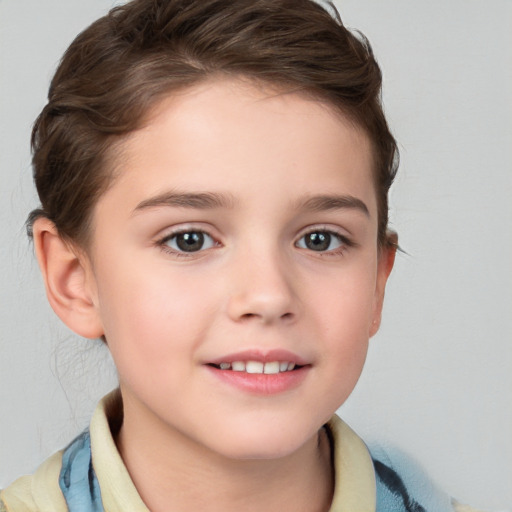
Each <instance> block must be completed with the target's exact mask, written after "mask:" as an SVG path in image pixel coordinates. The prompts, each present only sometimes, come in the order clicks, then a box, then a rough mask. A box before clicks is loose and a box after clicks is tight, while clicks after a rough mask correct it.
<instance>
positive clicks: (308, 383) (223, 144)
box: [88, 81, 388, 458]
mask: <svg viewBox="0 0 512 512" xmlns="http://www.w3.org/2000/svg"><path fill="white" fill-rule="evenodd" d="M119 162H120V173H119V177H118V178H116V180H115V181H114V184H113V185H112V187H111V188H110V189H109V190H108V191H107V192H106V193H105V194H104V195H103V196H102V197H101V198H100V200H99V202H98V203H97V205H96V208H95V211H94V218H93V229H94V232H93V238H92V245H91V247H90V248H89V251H88V254H89V258H90V269H89V287H90V289H91V290H92V294H93V295H94V308H95V311H96V314H97V316H98V318H99V321H100V322H101V325H102V329H103V332H104V335H105V337H106V339H107V342H108V346H109V349H110V350H111V353H112V356H113V358H114V361H115V363H116V366H117V369H118V373H119V380H120V386H121V391H122V393H123V399H124V404H125V426H126V427H127V428H128V426H130V425H131V426H132V427H133V428H139V427H138V426H139V425H140V428H146V429H149V431H151V430H152V429H153V430H154V431H155V432H156V431H157V430H158V431H159V432H161V433H162V432H164V433H166V434H168V435H169V436H174V437H179V436H181V438H183V439H187V442H190V443H193V444H194V445H195V446H197V447H201V448H202V449H205V450H210V451H213V452H215V453H217V454H220V455H222V456H225V457H231V458H271V457H278V456H284V455H286V454H287V453H292V452H293V451H294V450H297V449H298V448H299V447H301V446H302V445H304V443H306V442H307V441H308V440H311V439H313V438H314V436H315V434H316V432H317V431H318V429H319V428H320V427H321V426H322V424H323V423H325V422H326V421H327V420H328V419H329V417H330V416H331V415H332V414H333V413H334V411H335V410H336V409H337V408H338V407H339V406H340V405H341V404H342V403H343V402H344V400H345V399H346V398H347V397H348V395H349V394H350V393H351V391H352V389H353V388H354V386H355V384H356V381H357V379H358V377H359V375H360V372H361V370H362V367H363V363H364V360H365V356H366V352H367V346H368V339H369V337H370V336H371V335H372V334H373V333H374V332H375V330H376V328H377V327H376V326H377V325H378V322H379V318H380V316H379V315H380V309H381V303H382V295H383V290H384V284H385V281H386V277H387V274H388V269H387V268H386V266H385V265H384V264H382V258H379V254H378V249H377V202H376V197H375V190H374V187H373V184H372V175H371V168H372V158H371V149H370V143H369V141H368V139H367V137H366V136H365V135H364V134H363V133H362V132H361V131H360V130H358V129H357V128H355V127H354V126H353V125H352V124H351V123H350V122H349V121H347V120H345V119H343V118H342V117H340V116H339V115H335V114H333V113H332V109H331V110H329V108H328V107H327V106H326V105H324V104H321V103H319V102H317V101H313V100H310V99H307V98H305V97H302V96H300V95H295V94H275V92H269V91H264V90H262V89H261V88H256V87H253V86H251V85H249V84H246V83H245V84H244V83H241V82H222V81H219V82H213V83H208V84H204V85H202V86H199V87H196V88H194V89H190V90H188V91H186V92H185V93H183V94H180V95H174V96H173V97H170V98H167V99H165V100H164V101H163V102H162V103H161V104H159V105H158V107H157V108H156V110H155V112H154V115H153V116H152V117H151V120H150V122H149V123H148V124H147V126H145V127H144V128H143V129H141V130H139V131H138V132H136V133H134V134H132V135H131V136H130V137H129V138H128V139H127V140H126V143H125V144H124V146H123V148H122V151H121V153H120V156H119ZM134 425H138V426H137V427H135V426H134ZM123 428H124V427H123Z"/></svg>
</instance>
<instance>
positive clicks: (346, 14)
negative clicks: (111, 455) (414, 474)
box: [0, 0, 512, 510]
mask: <svg viewBox="0 0 512 512" xmlns="http://www.w3.org/2000/svg"><path fill="white" fill-rule="evenodd" d="M111 5H113V2H112V0H87V2H84V1H82V0H44V1H41V0H23V1H19V0H0V179H1V181H0V183H1V186H0V204H1V209H0V232H1V233H2V242H3V243H2V244H0V265H1V271H0V279H1V286H0V325H1V330H0V404H1V409H0V487H1V486H2V485H6V484H7V483H8V482H10V481H11V480H12V479H13V478H15V477H16V476H19V475H20V474H22V473H24V472H31V471H33V470H34V468H35V467H36V466H37V464H38V463H39V462H40V461H41V460H42V459H43V458H45V457H46V456H48V455H49V454H50V453H51V452H53V451H54V450H56V449H58V448H61V447H62V446H64V445H65V444H66V443H67V442H68V441H69V440H70V439H71V437H72V436H73V435H75V434H76V433H77V432H78V431H79V430H81V429H82V428H84V427H85V426H86V424H87V422H88V418H89V416H90V414H91V411H92V409H93V407H94V404H95V402H96V401H97V399H98V398H99V397H100V396H101V395H102V394H103V393H105V392H106V391H107V390H109V389H110V388H111V387H113V386H114V385H115V370H114V369H113V368H112V365H111V363H110V360H109V357H108V354H107V353H106V351H105V350H104V349H103V347H101V346H100V345H99V344H94V343H91V342H88V341H85V340H80V339H77V338H76V337H75V336H73V335H72V334H71V333H70V332H68V331H67V330H66V329H65V328H64V327H61V326H60V324H59V322H58V320H56V318H55V317H54V315H53V313H52V312H51V310H50V308H49V306H47V304H46V299H45V297H44V292H43V287H42V283H41V279H40V277H39V275H38V271H37V266H36V263H35V259H34V257H33V254H32V248H31V246H30V244H29V243H28V242H27V240H26V238H25V235H24V230H23V223H24V220H25V217H26V215H27V213H28V212H29V211H30V210H31V209H32V208H33V207H35V206H36V205H37V200H36V197H35V193H34V191H33V187H32V184H31V176H30V174H31V171H30V154H29V146H28V141H29V134H30V128H31V124H32V122H33V120H34V119H35V117H36V115H37V114H38V112H39V111H40V109H41V108H42V106H43V104H44V99H45V94H46V90H47V86H48V82H49V80H50V77H51V75H52V73H53V71H54V69H55V66H56V64H57V62H58V59H59V58H60V56H61V54H62V52H63V51H64V49H65V48H66V46H67V45H68V44H69V43H70V41H71V39H72V38H73V37H74V36H75V35H76V34H77V33H78V32H79V31H80V30H81V29H82V28H84V27H85V26H86V25H87V24H88V23H90V22H91V21H93V20H94V19H95V18H96V17H98V16H99V15H101V14H103V13H104V12H105V11H106V10H107V9H108V8H109V7H110V6H111ZM337 5H338V7H339V8H340V11H341V14H342V17H343V19H344V21H345V24H346V25H348V26H350V27H355V28H358V29H361V30H362V31H363V32H364V33H365V34H366V35H367V36H368V37H369V38H370V41H371V42H372V44H373V46H374V50H375V52H376V54H377V57H378V59H379V62H380V64H381V66H382V68H383V70H384V80H385V83H384V102H385V105H386V111H387V115H388V118H389V121H390V124H391V126H392V128H393V130H394V133H395V135H396V137H397V138H398V140H399V142H400V147H401V155H402V165H401V170H400V176H399V178H398V180H397V183H396V185H395V187H394V189H393V192H392V194H391V207H392V225H393V227H394V228H395V229H396V230H397V231H398V232H399V234H400V238H401V245H402V247H403V248H404V249H405V251H407V254H406V255H405V254H401V255H399V256H398V258H397V263H396V267H395V271H394V274H393V276H392V278H391V281H390V284H389V289H388V294H387V304H386V307H385V313H384V323H383V326H382V329H381V332H380V333H379V334H378V335H377V336H376V337H375V338H374V339H373V340H372V343H371V348H370V354H369V358H368V363H367V367H366V369H365V371H364V374H363V377H362V379H361V381H360V382H359V384H358V386H357V388H356V390H355V391H354V393H353V395H352V396H351V397H350V398H349V400H348V402H347V403H346V404H345V405H344V406H343V408H342V410H341V414H342V415H343V417H344V418H345V419H346V420H347V421H348V422H349V423H350V424H351V425H352V426H353V427H354V428H355V429H356V430H357V431H358V432H359V433H360V434H361V435H362V436H363V437H364V438H365V439H369V440H371V439H376V438H378V439H384V440H387V441H389V442H392V443H394V444H396V445H398V446H400V447H401V448H403V449H404V450H406V451H407V452H409V453H410V454H412V455H413V456H414V457H415V458H417V459H418V460H420V461H421V462H422V464H423V465H424V466H425V468H426V469H427V470H428V471H429V472H430V474H431V475H432V476H433V477H434V478H435V480H437V481H438V482H439V483H440V484H441V485H442V486H443V487H444V488H445V489H446V490H448V491H449V492H450V493H451V494H452V495H454V496H456V497H457V498H458V499H459V500H461V501H464V502H468V503H471V504H472V505H473V506H478V507H481V508H488V509H491V510H504V509H508V510H512V400H511V394H512V393H511V392H512V270H511V262H512V234H511V228H512V200H511V195H512V150H511V146H512V2H511V1H510V0H491V1H489V2H482V1H480V0H434V1H432V0H431V1H429V2H424V1H419V0H393V1H391V0H384V1H383V0H344V1H339V2H337Z"/></svg>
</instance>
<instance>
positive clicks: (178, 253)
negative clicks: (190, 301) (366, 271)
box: [156, 228, 356, 258]
mask: <svg viewBox="0 0 512 512" xmlns="http://www.w3.org/2000/svg"><path fill="white" fill-rule="evenodd" d="M186 234H195V235H197V234H199V235H201V236H202V237H208V238H209V239H211V246H210V247H207V248H206V249H205V248H203V247H202V246H201V248H200V249H198V250H197V251H183V250H179V249H174V248H172V247H170V246H169V245H168V244H169V242H170V241H171V240H173V239H176V238H177V237H179V236H180V235H186ZM313 234H322V235H328V236H329V237H333V238H335V239H336V240H337V241H338V242H339V244H340V246H339V247H337V248H335V249H331V250H325V251H315V250H314V249H311V248H308V247H300V246H299V242H300V241H301V240H302V239H304V238H305V237H307V236H308V235H313ZM331 241H332V240H331V239H330V240H329V245H330V243H331ZM156 245H157V246H158V247H160V248H161V249H162V250H163V251H164V252H166V253H168V254H171V255H173V256H175V257H178V258H190V257H193V256H194V255H197V254H200V253H202V252H204V251H207V250H209V249H211V248H213V247H215V246H219V245H220V243H219V242H218V241H216V240H215V238H214V237H213V236H212V235H210V234H208V233H207V232H206V231H204V230H202V229H190V228H189V229H181V230H179V231H175V232H172V233H169V234H168V235H166V236H164V237H163V238H161V239H159V240H157V242H156ZM294 246H295V247H297V248H299V249H304V250H306V251H309V252H312V253H317V254H318V255H320V256H322V257H329V256H339V255H341V254H344V253H345V251H346V250H347V249H348V248H351V247H355V246H356V243H355V242H354V241H352V240H350V239H349V238H348V237H346V236H345V235H342V234H341V233H338V232H336V231H334V230H332V229H328V228H314V229H313V228H312V229H310V230H309V231H307V232H305V233H303V234H302V235H301V236H300V238H299V239H298V240H297V242H295V244H294Z"/></svg>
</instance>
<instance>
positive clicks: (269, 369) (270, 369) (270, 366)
mask: <svg viewBox="0 0 512 512" xmlns="http://www.w3.org/2000/svg"><path fill="white" fill-rule="evenodd" d="M263 373H266V374H274V373H279V363H278V362H277V361H272V362H271V363H265V367H264V368H263Z"/></svg>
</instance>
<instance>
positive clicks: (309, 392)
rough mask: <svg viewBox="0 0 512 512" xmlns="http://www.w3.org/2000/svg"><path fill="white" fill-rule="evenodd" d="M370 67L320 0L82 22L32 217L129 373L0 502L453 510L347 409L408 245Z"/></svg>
mask: <svg viewBox="0 0 512 512" xmlns="http://www.w3.org/2000/svg"><path fill="white" fill-rule="evenodd" d="M380 85H381V76H380V71H379V68H378V66H377V64H376V62H375V60H374V58H373V55H372V52H371V49H370V46H369V44H368V43H367V41H366V40H364V38H362V36H361V37H356V36H354V35H353V34H351V33H350V32H349V31H347V30H346V29H345V28H344V27H343V25H342V24H341V21H339V20H336V19H335V18H333V17H332V16H331V14H330V13H329V12H327V11H326V10H324V8H323V7H321V6H320V5H318V4H316V3H314V2H312V1H310V0H237V1H236V2H235V1H233V0H165V1H164V0H135V1H132V2H130V3H128V4H126V5H125V6H122V7H118V8H115V9H113V10H112V11H111V13H110V14H109V15H108V16H106V17H104V18H102V19H100V20H98V21H97V22H96V23H94V24H93V25H92V26H91V27H89V28H88V29H87V30H86V31H85V32H83V33H82V34H81V35H79V36H78V37H77V39H76V40H75V41H74V43H73V44H72V45H71V46H70V48H69V49H68V51H67V52H66V54H65V56H64V58H63V61H62V63H61V65H60V67H59V69H58V70H57V73H56V75H55V77H54V79H53V81H52V84H51V87H50V93H49V102H48V104H47V106H46V107H45V108H44V110H43V112H42V113H41V115H40V116H39V118H38V120H37V122H36V125H35V127H34V132H33V141H32V142H33V151H34V175H35V181H36V185H37V189H38V193H39V197H40V200H41V208H40V209H38V210H36V211H34V212H33V213H32V214H31V216H30V218H29V223H28V225H29V229H30V232H31V233H32V235H33V239H34V244H35V248H36V253H37V258H38V261H39V264H40V267H41V270H42V273H43V277H44V280H45V284H46V290H47V295H48V299H49V301H50V304H51V305H52V307H53V309H54V310H55V311H56V313H57V314H58V316H59V317H60V318H61V319H62V321H63V322H64V323H65V324H66V325H67V326H68V327H70V328H71V329H72V330H74V331H75V332H76V333H78V334H79V335H81V336H84V337H86V338H102V339H103V340H104V342H105V343H106V344H107V346H108V348H109V350H110V351H111V354H112V356H113V359H114V361H115V364H116V367H117V370H118V373H119V390H118V391H116V392H113V393H112V394H111V395H109V396H107V397H106V398H105V399H104V400H103V401H102V402H101V403H100V404H99V406H98V408H97V410H96V412H95V414H94V416H93V419H92V421H91V425H90V429H89V430H87V431H86V432H84V433H83V434H82V435H80V436H79V437H78V438H77V439H75V440H74V441H73V442H72V443H71V444H70V445H69V446H68V447H67V448H66V449H65V450H63V451H62V452H59V453H57V454H56V455H54V456H53V457H51V458H50V459H49V460H48V461H46V462H45V463H43V465H42V466H41V467H40V468H39V470H38V471H37V472H36V473H35V474H34V475H33V476H31V477H22V478H21V479H19V480H18V481H16V482H15V483H14V484H12V485H11V486H10V487H8V488H7V489H5V490H4V491H2V494H1V495H0V497H1V501H0V510H8V511H22V510H23V511H25V510H52V511H60V510H70V511H72V512H73V511H99V510H105V511H121V510H126V511H133V510H141V511H144V510H151V511H153V512H155V511H164V510H165V511H167V510H176V511H182V510H235V509H236V510H246V511H252V510H267V511H278V510H279V511H283V510H294V511H329V510H330V511H341V510H347V511H372V510H377V511H402V510H403V511H406V510H407V511H423V510H430V511H436V512H443V511H448V510H461V508H460V507H459V506H458V505H457V504H456V503H452V502H451V500H450V499H449V498H448V497H446V496H444V495H443V494H442V493H439V492H438V491H436V490H435V489H434V488H433V487H432V486H431V484H430V483H429V481H428V480H427V479H425V477H423V476H422V475H421V473H420V472H419V471H418V470H417V469H416V468H414V467H413V466H411V465H409V464H408V463H407V462H405V461H404V460H402V459H399V458H394V457H393V456H390V455H389V454H386V453H382V452H380V451H379V450H373V451H369V450H368V448H367V447H366V446H365V444H364V443H363V442H362V441H361V439H360V438H359V437H358V436H357V435H356V434H355V433H354V432H353V431H351V430H350V428H349V427H348V426H347V425H346V424H345V423H343V421H342V420H341V419H339V418H337V417H336V416H334V413H335V411H336V410H337V408H338V407H339V406H340V405H341V404H342V403H343V402H344V401H345V400H346V398H347V397H348V396H349V395H350V393H351V391H352V390H353V388H354V386H355V384H356V382H357V379H358V377H359V374H360V372H361V370H362V367H363V364H364V359H365V356H366V350H367V347H368V340H369V338H370V337H371V336H372V335H374V334H375V333H376V332H377V330H378V328H379V324H380V315H381V311H382V303H383V298H384V291H385V286H386V281H387V278H388V276H389V274H390V272H391V269H392V267H393V261H394V256H395V251H396V247H397V238H396V235H394V234H393V233H391V232H389V231H388V229H387V215H388V213H387V212H388V206H387V193H388V190H389V187H390V185H391V183H392V181H393V178H394V175H395V172H396V167H397V151H396V144H395V141H394V139H393V137H392V135H391V133H390V132H389V130H388V127H387V123H386V120H385V118H384V115H383V112H382V108H381V105H380V102H379V94H380Z"/></svg>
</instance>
